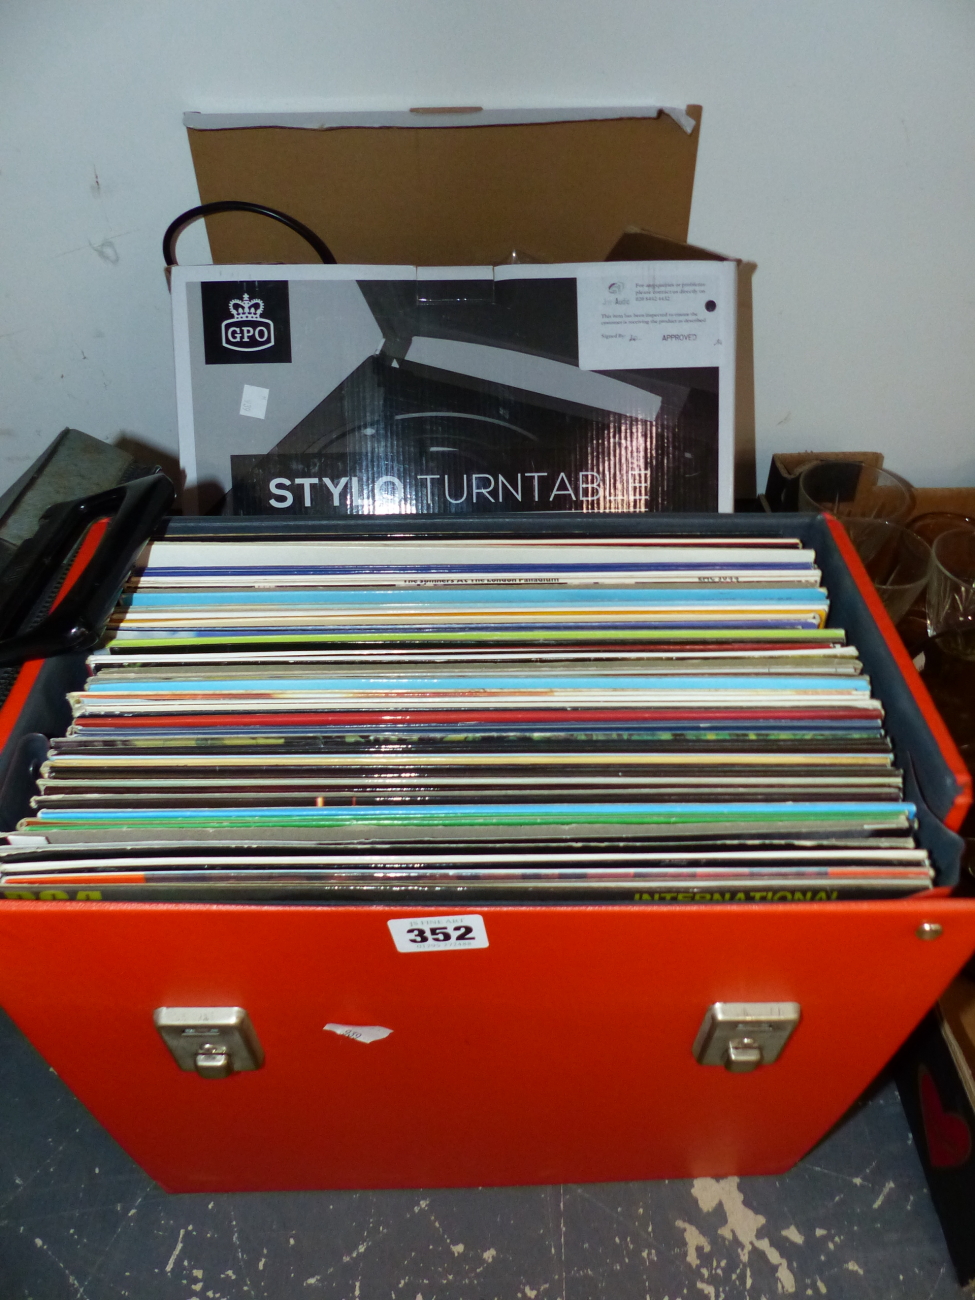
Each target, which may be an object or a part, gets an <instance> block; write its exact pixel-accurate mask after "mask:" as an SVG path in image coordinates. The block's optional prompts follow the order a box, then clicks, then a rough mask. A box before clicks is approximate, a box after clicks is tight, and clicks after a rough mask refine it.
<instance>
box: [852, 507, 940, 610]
mask: <svg viewBox="0 0 975 1300" xmlns="http://www.w3.org/2000/svg"><path fill="white" fill-rule="evenodd" d="M843 527H844V528H845V529H846V531H847V534H848V535H849V538H850V541H851V542H852V543H853V545H854V547H855V548H856V552H857V554H858V555H859V557H860V559H861V560H862V561H863V567H864V568H865V569H866V571H867V573H868V574H869V576H870V581H871V582H872V583H873V585H874V587H875V588H876V590H877V595H878V596H879V597H880V599H881V600H882V601H883V602H884V608H885V609H886V610H887V613H888V614H889V615H890V618H891V622H893V623H899V622H900V620H901V619H902V618H903V617H904V615H905V614H906V613H907V611H908V610H909V609H910V608H911V606H912V605H913V604H914V601H915V600H916V599H917V597H918V596H919V595H920V594H921V592H922V591H924V589H925V587H926V586H927V584H928V581H929V579H930V577H931V571H932V565H933V558H932V555H931V547H930V546H928V544H927V542H925V541H924V540H923V539H922V538H920V537H918V536H916V534H914V533H912V532H910V531H909V530H908V529H907V528H902V527H901V526H900V524H893V523H890V522H889V521H888V520H886V519H852V518H849V517H848V518H845V519H844V520H843Z"/></svg>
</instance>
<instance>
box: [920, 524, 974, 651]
mask: <svg viewBox="0 0 975 1300" xmlns="http://www.w3.org/2000/svg"><path fill="white" fill-rule="evenodd" d="M928 635H929V636H936V637H938V639H939V642H940V643H941V645H942V647H943V649H944V650H945V652H946V653H947V654H950V655H956V656H957V657H958V658H960V659H971V658H975V528H973V527H965V528H953V529H952V530H951V531H950V532H947V533H942V534H941V536H940V537H936V538H935V542H934V568H933V571H932V575H931V586H930V589H929V591H928Z"/></svg>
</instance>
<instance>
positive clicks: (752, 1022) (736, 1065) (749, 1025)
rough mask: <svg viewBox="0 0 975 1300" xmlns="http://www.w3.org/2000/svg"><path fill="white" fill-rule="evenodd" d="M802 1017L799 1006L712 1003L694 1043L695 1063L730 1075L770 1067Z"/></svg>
mask: <svg viewBox="0 0 975 1300" xmlns="http://www.w3.org/2000/svg"><path fill="white" fill-rule="evenodd" d="M801 1014H802V1008H801V1007H800V1006H799V1003H798V1002H715V1003H714V1004H713V1006H710V1007H708V1010H707V1014H706V1015H705V1017H704V1022H703V1024H702V1025H701V1028H700V1029H699V1030H698V1031H697V1037H696V1038H695V1039H694V1048H693V1051H694V1057H695V1060H697V1061H698V1062H699V1063H700V1064H701V1065H723V1066H724V1068H725V1069H726V1070H730V1071H731V1072H732V1073H733V1074H744V1073H746V1072H747V1071H749V1070H755V1069H757V1068H758V1067H759V1066H760V1065H771V1064H772V1062H773V1061H776V1060H778V1058H779V1053H780V1052H781V1051H782V1048H783V1047H785V1045H786V1043H787V1042H788V1040H789V1035H790V1034H791V1033H792V1031H793V1029H795V1027H796V1025H798V1023H799V1017H800V1016H801Z"/></svg>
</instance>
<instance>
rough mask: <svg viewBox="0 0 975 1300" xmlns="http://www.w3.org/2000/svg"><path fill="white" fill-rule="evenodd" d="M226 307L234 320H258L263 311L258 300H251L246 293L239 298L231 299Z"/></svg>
mask: <svg viewBox="0 0 975 1300" xmlns="http://www.w3.org/2000/svg"><path fill="white" fill-rule="evenodd" d="M228 305H229V307H230V314H231V316H233V317H234V319H235V320H260V319H261V314H262V312H263V311H264V304H263V302H262V301H261V300H260V298H252V297H250V295H249V294H246V293H245V294H243V296H242V297H240V298H231V300H230V303H229V304H228Z"/></svg>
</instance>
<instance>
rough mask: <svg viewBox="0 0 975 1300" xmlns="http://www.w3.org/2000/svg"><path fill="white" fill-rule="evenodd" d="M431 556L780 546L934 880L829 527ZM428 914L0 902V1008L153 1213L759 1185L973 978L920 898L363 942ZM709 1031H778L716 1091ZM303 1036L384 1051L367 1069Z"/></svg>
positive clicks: (462, 524)
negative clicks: (462, 948) (211, 1206)
mask: <svg viewBox="0 0 975 1300" xmlns="http://www.w3.org/2000/svg"><path fill="white" fill-rule="evenodd" d="M424 523H425V526H426V527H427V529H428V530H429V527H430V521H424ZM280 528H281V525H277V529H278V531H277V532H276V533H275V535H280ZM407 529H409V530H411V531H416V532H421V531H422V528H421V526H420V521H417V520H410V521H403V520H397V521H395V524H394V523H393V521H390V520H389V519H376V520H374V521H362V520H357V521H355V523H354V527H349V528H344V529H339V528H337V527H336V526H334V525H328V526H323V525H313V524H308V523H303V522H300V521H294V523H293V525H292V526H291V527H290V529H289V530H288V531H287V535H288V536H291V537H309V536H316V537H321V536H342V537H344V538H345V539H348V538H349V537H350V536H370V535H371V536H381V535H387V534H389V533H391V532H394V531H395V532H396V533H403V532H405V531H406V530H407ZM437 529H438V532H439V533H440V534H441V535H442V534H443V533H444V532H450V533H457V532H460V533H465V534H468V535H470V534H475V535H476V534H477V533H478V531H483V532H484V533H490V532H492V531H494V532H499V531H501V530H502V529H504V530H505V531H506V532H508V533H509V534H510V533H511V532H512V531H514V532H516V533H518V532H520V533H524V534H525V535H548V536H552V535H569V534H576V533H578V534H581V533H583V532H585V533H588V534H592V533H600V532H601V533H602V534H603V535H604V536H608V535H621V534H624V533H646V532H653V533H654V534H672V535H677V534H683V535H707V534H719V533H722V532H723V533H729V532H740V533H741V534H742V535H755V534H762V535H764V534H766V533H767V534H769V535H789V536H800V537H801V538H802V539H803V541H804V543H805V544H806V545H811V546H814V547H815V548H816V551H817V556H818V562H819V564H820V566H821V567H822V569H823V572H824V580H825V583H826V586H827V588H828V590H829V592H830V597H831V608H832V613H831V620H833V621H835V622H836V623H837V624H839V625H842V626H844V627H845V628H846V629H847V631H848V633H849V636H850V639H851V640H852V641H853V642H854V643H855V644H856V645H857V646H858V648H859V650H860V653H861V657H862V659H863V661H864V664H865V668H866V671H867V672H869V674H870V676H871V680H872V683H873V688H874V691H875V693H876V694H877V695H878V696H879V697H880V698H881V700H882V701H883V703H884V706H885V711H886V726H887V730H888V732H889V734H890V736H891V738H892V740H893V742H894V746H895V751H896V754H897V761H898V765H899V766H900V767H902V768H903V769H904V770H905V772H906V774H907V777H908V784H909V786H913V788H912V789H911V793H910V797H911V799H912V800H913V801H914V802H916V803H917V804H918V807H919V823H920V831H919V839H920V840H921V842H922V843H924V844H925V845H927V846H928V847H929V848H931V850H932V853H934V854H935V855H937V854H938V853H941V854H945V853H947V854H948V856H950V855H951V852H952V851H955V856H956V858H957V851H956V850H952V844H954V845H956V846H957V843H958V842H957V840H956V839H955V837H953V835H952V831H953V830H956V829H957V828H958V827H959V826H960V824H961V820H962V818H963V817H964V814H965V812H966V810H967V807H968V803H969V801H970V781H969V778H968V775H967V772H966V771H965V769H964V766H963V764H962V761H961V759H960V756H959V755H958V753H957V750H956V749H955V747H954V745H953V743H952V742H951V740H950V738H949V737H948V734H947V731H946V730H945V728H944V724H943V723H942V721H941V719H940V718H939V717H938V715H937V713H936V712H935V711H934V709H933V707H932V705H931V702H930V699H929V698H928V696H927V692H926V690H925V688H924V686H923V684H922V683H921V681H920V679H919V678H918V677H917V674H916V672H915V671H914V668H913V665H912V664H911V662H910V660H909V658H908V657H907V655H906V652H905V651H904V649H903V647H902V646H901V644H900V642H899V640H898V638H897V637H896V634H895V633H894V631H893V628H892V627H891V626H890V623H889V620H888V619H887V616H886V614H885V613H884V611H883V608H882V607H881V605H880V603H879V601H878V600H877V597H876V595H875V594H874V592H873V589H872V587H871V586H870V583H869V580H868V579H867V577H866V574H865V573H864V571H863V569H862V567H861V565H860V563H859V560H858V559H857V558H856V555H855V553H854V552H853V551H852V548H851V547H850V546H849V543H848V542H847V540H846V537H845V534H844V533H843V531H842V529H841V528H840V526H839V525H838V524H837V523H836V522H835V521H834V520H831V519H829V518H828V517H819V516H796V515H793V516H782V515H779V516H774V517H766V518H762V517H756V516H744V517H734V516H731V517H729V516H724V517H717V516H673V515H672V516H650V517H640V518H634V517H630V518H628V519H625V520H624V519H618V518H605V517H604V518H592V517H589V518H579V517H576V518H572V519H567V518H565V517H562V518H553V517H548V518H547V519H544V520H538V519H532V520H526V519H525V518H524V517H521V518H519V519H518V521H517V524H516V525H513V524H512V521H511V520H502V519H493V520H476V521H463V520H462V521H448V522H446V523H444V522H442V521H439V522H438V524H437ZM251 534H253V535H258V534H259V535H262V536H270V535H271V534H270V531H269V528H268V529H267V530H265V529H264V521H261V520H257V521H253V520H252V521H246V522H245V521H236V520H203V519H201V520H185V521H171V523H170V525H169V532H168V535H169V536H173V537H176V536H188V535H192V536H196V537H207V538H218V537H227V538H229V537H240V536H242V535H251ZM80 672H83V665H82V664H81V663H80V662H79V661H77V660H74V661H72V660H70V659H69V658H65V659H63V660H62V661H60V662H59V661H56V660H51V661H48V662H47V663H45V664H44V665H43V666H42V667H39V668H38V667H33V668H32V667H31V666H29V665H28V666H25V668H24V669H23V670H22V671H21V685H20V687H15V688H14V692H13V694H12V695H11V697H10V700H9V703H8V705H7V707H6V709H5V710H4V713H3V714H2V715H0V724H4V723H5V724H6V733H5V737H4V738H5V740H6V746H5V759H6V764H7V770H8V773H9V771H10V770H11V765H15V764H16V762H17V761H18V760H17V757H16V750H17V744H18V737H19V736H20V735H21V734H23V733H24V732H25V731H38V730H42V731H43V730H44V729H45V726H46V727H47V728H48V729H49V730H50V731H54V730H55V729H56V728H58V727H60V726H62V725H63V724H64V722H65V720H66V719H65V718H64V716H63V706H62V713H61V715H60V716H59V715H58V706H57V703H56V702H57V700H58V699H62V700H63V691H64V689H66V685H68V686H70V685H71V684H72V681H73V680H76V679H77V675H78V674H79V673H80ZM31 674H33V678H32V679H31ZM72 674H74V675H75V676H74V678H72ZM45 718H46V719H47V721H46V723H44V724H43V725H42V722H43V720H44V719H45ZM946 883H948V882H947V881H946ZM444 910H445V909H444V908H435V907H434V908H429V907H426V908H425V907H415V906H410V907H408V908H403V907H398V908H397V907H387V906H381V905H366V906H346V905H341V906H334V905H330V906H319V905H297V906H266V905H246V906H240V905H236V906H234V905H222V904H217V905H209V904H207V905H203V904H164V903H118V904H111V903H81V902H71V903H64V904H61V903H57V902H17V901H5V902H0V1003H2V1005H3V1007H4V1008H5V1009H6V1010H7V1012H8V1013H9V1014H10V1015H11V1017H12V1018H13V1019H14V1021H15V1022H16V1023H17V1024H18V1025H19V1026H20V1028H21V1029H22V1030H23V1031H24V1033H25V1034H26V1035H27V1037H28V1038H29V1039H30V1040H31V1042H32V1043H33V1044H34V1045H35V1046H36V1047H37V1049H38V1050H39V1051H40V1052H41V1053H42V1054H43V1055H44V1057H45V1058H46V1059H47V1060H48V1061H49V1063H50V1064H51V1065H52V1066H53V1067H54V1069H55V1070H56V1071H57V1073H58V1074H59V1075H60V1076H61V1078H62V1079H63V1080H64V1081H65V1083H66V1084H67V1085H68V1086H69V1087H70V1088H71V1089H72V1090H73V1091H74V1092H75V1093H76V1094H77V1096H78V1097H79V1098H80V1099H81V1101H82V1102H83V1103H84V1104H85V1105H86V1106H87V1107H88V1108H89V1109H90V1110H91V1111H92V1113H93V1114H94V1115H95V1116H96V1118H97V1119H98V1120H100V1122H101V1123H102V1124H103V1125H104V1126H105V1127H106V1128H107V1129H108V1131H109V1132H110V1133H111V1134H113V1136H114V1137H115V1138H116V1139H117V1140H118V1141H119V1142H120V1143H121V1144H122V1146H123V1147H124V1148H125V1149H126V1150H127V1151H128V1152H129V1153H130V1154H131V1155H132V1156H133V1157H134V1158H135V1159H136V1160H137V1161H138V1162H139V1164H140V1165H142V1167H143V1168H144V1169H145V1170H146V1171H147V1172H148V1173H149V1174H150V1175H152V1177H154V1178H155V1179H157V1180H158V1181H159V1182H160V1183H161V1184H162V1185H163V1187H165V1188H167V1189H169V1190H171V1191H184V1192H189V1191H193V1192H202V1191H243V1190H272V1189H312V1188H369V1187H417V1186H426V1187H432V1186H460V1185H481V1186H483V1185H488V1184H495V1185H499V1184H517V1183H557V1182H589V1181H617V1180H624V1179H646V1178H675V1177H689V1176H700V1175H710V1176H724V1175H729V1174H773V1173H779V1172H781V1171H783V1170H785V1169H787V1168H789V1167H790V1166H791V1165H792V1164H794V1163H795V1162H796V1161H797V1160H798V1159H799V1158H800V1157H801V1156H802V1155H804V1154H805V1152H807V1151H808V1150H809V1149H810V1147H811V1146H813V1145H814V1143H815V1142H817V1141H818V1140H819V1139H820V1138H821V1137H822V1136H823V1134H824V1133H825V1132H826V1131H827V1130H828V1129H829V1128H830V1127H831V1126H832V1125H833V1124H834V1123H835V1122H836V1121H837V1120H838V1119H839V1118H840V1117H841V1116H842V1114H843V1112H844V1111H845V1110H846V1109H847V1108H848V1107H849V1105H850V1104H851V1103H852V1102H853V1101H854V1100H855V1099H856V1097H857V1096H858V1095H859V1093H860V1092H861V1091H862V1090H863V1089H864V1088H865V1087H866V1086H867V1084H868V1083H869V1082H870V1081H871V1079H872V1078H873V1077H874V1076H875V1075H876V1073H877V1072H878V1071H879V1070H880V1069H881V1068H882V1067H883V1066H884V1064H885V1063H886V1062H887V1061H888V1060H889V1058H890V1057H891V1056H892V1055H893V1053H894V1051H895V1050H896V1049H897V1047H898V1046H899V1045H900V1044H901V1043H902V1042H903V1041H904V1039H905V1038H906V1037H907V1035H908V1034H909V1033H910V1031H911V1030H912V1029H913V1028H914V1026H915V1025H916V1024H917V1023H918V1022H919V1020H920V1019H921V1017H922V1016H923V1015H924V1013H925V1012H926V1011H927V1010H928V1008H929V1007H930V1006H931V1005H932V1004H933V1003H934V1002H935V1000H936V999H937V997H938V995H939V994H940V993H941V991H942V989H943V988H944V987H945V986H946V985H947V984H948V982H949V980H950V979H951V977H952V976H953V975H954V973H955V972H956V971H957V970H958V969H959V968H960V967H961V966H962V965H963V963H964V962H965V961H966V960H967V959H968V957H969V956H970V954H971V952H972V951H973V949H975V901H969V900H965V899H961V898H955V897H951V896H950V895H949V891H948V889H947V887H942V888H940V889H937V890H935V891H934V892H933V893H928V894H925V895H920V896H914V897H911V898H907V899H904V900H898V901H885V902H855V903H837V902H833V903H829V904H815V903H788V904H776V903H768V904H755V903H753V904H748V905H745V906H742V905H734V904H710V903H709V904H707V905H700V904H697V905H695V904H686V905H685V904H669V905H666V906H654V905H643V906H641V905H633V904H607V905H603V904H600V905H598V906H594V905H587V904H579V905H570V904H558V905H545V906H538V905H530V906H509V905H497V906H495V905H491V906H479V907H478V909H477V910H478V911H479V912H480V913H481V914H482V916H483V918H484V922H485V926H486V931H487V936H488V941H489V942H488V946H487V947H480V948H478V949H476V950H473V951H467V952H443V953H441V954H438V955H431V956H429V957H427V956H425V955H424V956H423V959H422V960H421V959H419V958H418V956H417V955H416V954H411V953H404V952H402V951H400V950H398V948H397V946H396V945H395V943H394V942H393V939H392V937H391V932H390V928H389V926H388V924H387V922H388V921H390V920H391V919H394V920H395V919H396V918H404V917H417V918H420V917H436V916H438V915H441V914H443V912H444ZM453 910H459V909H457V908H455V909H453ZM932 936H934V937H932ZM716 1002H763V1003H765V1002H795V1003H798V1004H799V1005H800V1007H801V1020H800V1023H799V1025H798V1027H797V1028H796V1030H795V1032H794V1033H793V1035H792V1037H791V1039H790V1040H789V1042H788V1043H787V1045H786V1047H785V1049H784V1050H783V1051H782V1054H781V1056H780V1057H779V1059H778V1060H776V1061H775V1062H774V1063H773V1064H770V1065H765V1066H761V1067H760V1068H758V1069H756V1070H754V1071H753V1072H752V1073H747V1074H734V1073H729V1072H728V1071H726V1070H724V1069H722V1068H720V1067H718V1068H715V1067H710V1066H704V1065H700V1064H698V1062H697V1060H696V1059H695V1057H694V1055H693V1052H692V1046H693V1044H694V1040H695V1036H696V1035H697V1033H698V1030H699V1028H700V1026H701V1023H702V1020H703V1018H704V1016H705V1013H706V1012H707V1010H708V1008H709V1007H710V1006H711V1005H712V1004H714V1003H716ZM164 1006H184V1007H200V1006H220V1007H244V1008H246V1010H247V1012H248V1013H249V1016H250V1019H251V1022H252V1024H253V1026H254V1029H255V1030H256V1032H257V1035H258V1037H259V1039H260V1042H261V1045H262V1046H263V1049H264V1054H265V1059H264V1064H263V1066H262V1067H261V1068H260V1069H256V1070H253V1071H248V1072H246V1073H241V1074H236V1075H232V1076H231V1077H229V1078H226V1079H221V1080H218V1081H214V1080H207V1079H202V1078H199V1077H198V1076H197V1075H196V1074H194V1073H190V1072H185V1071H182V1070H180V1069H179V1068H178V1066H177V1065H176V1063H175V1062H174V1060H173V1057H172V1056H171V1055H170V1053H169V1051H168V1050H167V1048H166V1046H165V1045H164V1043H163V1041H162V1040H161V1038H160V1036H159V1034H158V1033H157V1030H156V1028H155V1026H154V1023H153V1013H154V1011H155V1009H156V1008H158V1007H164ZM326 1026H338V1027H339V1028H341V1027H342V1026H359V1027H366V1028H368V1027H374V1028H383V1029H386V1030H389V1031H391V1032H389V1033H387V1034H385V1035H384V1036H381V1037H380V1036H377V1037H374V1038H373V1040H372V1041H369V1040H368V1037H360V1038H359V1039H356V1038H349V1037H346V1036H343V1035H342V1034H341V1033H339V1032H332V1031H330V1030H328V1029H326V1028H325V1027H326Z"/></svg>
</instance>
